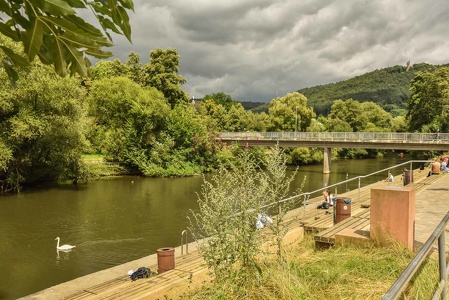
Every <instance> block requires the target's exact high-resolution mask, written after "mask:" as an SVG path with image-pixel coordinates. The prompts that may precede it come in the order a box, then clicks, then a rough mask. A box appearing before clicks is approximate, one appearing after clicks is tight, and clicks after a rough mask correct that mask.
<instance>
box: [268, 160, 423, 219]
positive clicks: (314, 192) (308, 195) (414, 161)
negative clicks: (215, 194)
mask: <svg viewBox="0 0 449 300" xmlns="http://www.w3.org/2000/svg"><path fill="white" fill-rule="evenodd" d="M431 162H432V160H409V161H406V162H403V163H400V164H397V165H395V166H392V167H388V168H385V169H382V170H380V171H376V172H373V173H370V174H368V175H361V176H357V177H354V178H351V179H346V180H343V181H340V182H337V183H334V184H332V185H328V186H326V187H323V188H320V189H317V190H315V191H311V192H305V193H301V194H298V195H294V196H291V197H288V198H285V199H282V200H279V201H276V202H272V203H269V204H266V205H264V206H261V207H260V208H259V209H266V208H269V207H272V206H275V205H278V204H280V203H284V202H287V201H290V200H294V199H297V198H300V197H304V201H303V202H304V215H305V212H306V205H307V201H306V199H307V200H308V199H310V196H311V195H313V194H318V193H321V192H322V191H324V190H326V189H329V188H332V187H336V186H338V185H341V184H345V183H349V182H353V181H355V180H358V196H357V197H358V200H359V199H360V189H361V180H362V179H364V178H368V177H370V176H373V175H376V174H379V173H382V172H386V171H389V170H392V169H395V168H399V167H401V166H404V165H408V164H410V166H409V170H412V169H413V163H431Z"/></svg>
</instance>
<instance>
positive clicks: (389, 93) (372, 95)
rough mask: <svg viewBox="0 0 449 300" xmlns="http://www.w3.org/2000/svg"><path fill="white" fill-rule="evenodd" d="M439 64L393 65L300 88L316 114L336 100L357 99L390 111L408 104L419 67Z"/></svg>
mask: <svg viewBox="0 0 449 300" xmlns="http://www.w3.org/2000/svg"><path fill="white" fill-rule="evenodd" d="M437 67H438V66H434V65H429V64H425V63H420V64H414V65H413V66H412V68H411V69H410V71H408V72H406V71H405V67H402V66H393V67H388V68H384V69H380V70H375V71H373V72H369V73H365V74H363V75H360V76H356V77H354V78H350V79H348V80H344V81H340V82H337V83H330V84H325V85H318V86H315V87H308V88H303V89H300V90H298V92H299V93H301V94H303V95H305V96H306V97H307V99H308V105H309V106H311V107H313V109H314V111H315V112H316V113H317V114H323V115H328V114H329V112H330V109H331V106H332V103H333V101H335V100H338V99H342V100H346V99H357V100H358V101H360V102H366V101H371V102H374V103H376V104H378V105H380V106H381V107H382V108H383V109H385V110H386V111H388V112H393V111H396V113H395V116H396V115H398V112H399V111H401V110H402V111H403V110H404V109H406V108H407V103H408V100H409V98H410V95H411V93H410V91H409V86H410V81H411V80H412V78H413V77H414V76H415V74H416V72H418V71H432V70H435V69H436V68H437Z"/></svg>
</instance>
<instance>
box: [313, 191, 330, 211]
mask: <svg viewBox="0 0 449 300" xmlns="http://www.w3.org/2000/svg"><path fill="white" fill-rule="evenodd" d="M323 197H324V200H323V201H321V203H320V204H319V205H318V206H317V207H316V208H317V209H329V206H330V194H329V192H328V191H327V190H326V191H323Z"/></svg>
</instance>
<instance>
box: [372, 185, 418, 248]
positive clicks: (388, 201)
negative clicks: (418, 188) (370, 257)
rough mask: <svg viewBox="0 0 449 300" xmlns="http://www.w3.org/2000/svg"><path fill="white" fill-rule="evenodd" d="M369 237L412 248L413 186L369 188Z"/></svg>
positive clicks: (385, 243) (413, 226)
mask: <svg viewBox="0 0 449 300" xmlns="http://www.w3.org/2000/svg"><path fill="white" fill-rule="evenodd" d="M370 238H371V239H374V240H376V241H377V242H378V243H379V244H380V245H382V246H387V245H391V244H394V243H396V242H399V243H400V244H402V245H403V246H404V247H406V248H409V249H410V250H413V244H414V240H415V188H414V187H410V186H404V187H397V186H382V187H374V188H372V189H371V212H370Z"/></svg>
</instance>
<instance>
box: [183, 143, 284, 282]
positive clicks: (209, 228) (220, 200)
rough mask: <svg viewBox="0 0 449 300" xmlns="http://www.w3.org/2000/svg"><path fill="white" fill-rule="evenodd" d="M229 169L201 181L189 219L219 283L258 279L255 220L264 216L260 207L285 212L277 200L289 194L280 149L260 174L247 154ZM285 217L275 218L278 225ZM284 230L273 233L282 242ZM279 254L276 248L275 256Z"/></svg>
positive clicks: (258, 238)
mask: <svg viewBox="0 0 449 300" xmlns="http://www.w3.org/2000/svg"><path fill="white" fill-rule="evenodd" d="M229 166H230V168H229V169H227V168H224V167H221V168H220V169H219V171H218V172H217V173H216V174H215V175H214V176H213V178H212V180H211V181H206V180H205V181H204V183H203V186H202V191H201V194H200V195H199V197H198V204H199V212H198V213H192V215H193V216H192V219H191V231H192V233H193V235H194V238H195V239H196V240H198V241H199V242H200V251H201V253H202V255H203V257H204V259H205V261H206V264H207V265H208V267H209V268H211V269H212V270H213V271H214V274H215V278H216V280H217V282H225V281H227V280H229V279H231V280H246V279H249V278H254V277H259V276H261V274H260V268H259V266H258V264H257V257H258V254H260V253H261V244H262V242H263V240H262V239H261V231H260V230H257V229H256V219H257V215H258V213H267V211H266V210H267V208H262V207H263V206H264V205H266V204H269V203H273V204H276V205H277V206H276V207H277V208H280V207H283V208H287V207H286V204H282V203H279V202H278V201H279V200H281V199H282V198H283V197H284V196H285V195H286V193H287V192H288V187H289V185H290V182H291V181H292V178H293V176H291V177H288V178H287V177H286V167H285V158H284V156H283V154H282V152H281V150H279V148H278V147H276V148H274V149H272V154H271V156H270V158H268V159H267V160H266V162H265V166H266V168H267V170H266V172H263V171H261V170H260V169H259V167H258V163H257V160H256V159H255V158H254V156H253V155H252V154H251V153H250V152H249V151H242V152H240V154H239V156H238V158H237V160H236V162H235V163H232V162H230V163H229ZM287 206H288V205H287ZM287 209H288V208H287ZM284 215H285V214H284V212H283V213H281V215H280V216H279V221H280V222H281V221H282V220H283V216H284ZM284 225H285V223H283V224H279V225H278V226H276V227H275V228H273V232H275V233H276V234H277V235H279V239H280V240H282V237H283V235H285V227H284ZM281 254H282V247H281V245H279V246H278V255H279V257H281Z"/></svg>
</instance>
